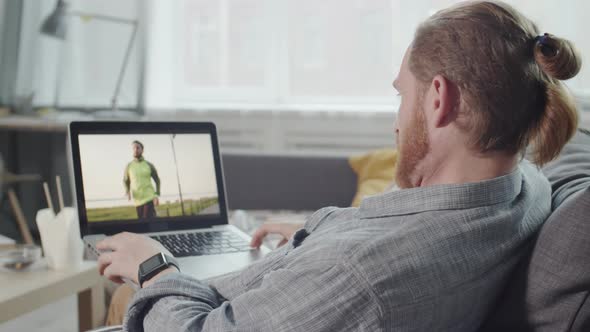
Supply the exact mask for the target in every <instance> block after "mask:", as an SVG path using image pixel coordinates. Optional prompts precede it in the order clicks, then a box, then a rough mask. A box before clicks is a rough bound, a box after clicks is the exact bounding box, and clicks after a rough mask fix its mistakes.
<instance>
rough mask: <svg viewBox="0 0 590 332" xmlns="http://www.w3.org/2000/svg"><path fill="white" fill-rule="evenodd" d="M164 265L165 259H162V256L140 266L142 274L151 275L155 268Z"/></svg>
mask: <svg viewBox="0 0 590 332" xmlns="http://www.w3.org/2000/svg"><path fill="white" fill-rule="evenodd" d="M162 264H164V259H163V258H162V255H157V256H154V257H152V258H150V259H148V260H147V261H145V262H143V264H141V265H140V268H141V272H142V274H146V273H149V272H150V271H153V270H154V269H155V268H157V267H158V266H160V265H162Z"/></svg>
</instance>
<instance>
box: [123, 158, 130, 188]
mask: <svg viewBox="0 0 590 332" xmlns="http://www.w3.org/2000/svg"><path fill="white" fill-rule="evenodd" d="M129 185H130V180H129V164H127V166H125V171H124V172H123V186H125V193H126V194H128V193H129Z"/></svg>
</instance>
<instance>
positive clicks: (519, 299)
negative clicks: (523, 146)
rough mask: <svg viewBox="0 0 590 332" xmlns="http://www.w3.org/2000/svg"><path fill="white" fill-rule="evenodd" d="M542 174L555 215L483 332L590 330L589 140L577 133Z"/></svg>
mask: <svg viewBox="0 0 590 332" xmlns="http://www.w3.org/2000/svg"><path fill="white" fill-rule="evenodd" d="M543 172H544V173H545V175H546V176H547V177H548V179H549V180H550V182H551V185H552V188H553V197H552V198H553V212H552V214H551V215H550V216H549V218H548V219H547V221H546V222H545V225H544V226H543V227H542V229H541V231H540V232H539V234H538V236H537V238H536V241H535V242H534V243H533V244H532V248H533V250H532V253H531V254H530V255H528V256H527V257H526V259H524V260H523V262H521V264H520V265H519V266H518V267H517V269H516V271H515V273H514V274H513V275H512V277H511V279H510V280H509V282H508V287H507V288H506V291H505V293H504V294H503V295H502V296H501V298H500V301H499V305H498V306H497V307H496V308H495V312H493V313H492V315H491V316H490V319H489V320H488V321H487V322H486V324H485V325H484V328H483V330H484V331H590V298H589V293H590V241H589V239H590V218H589V215H590V136H589V135H587V134H586V133H583V132H579V133H577V134H576V136H575V137H574V139H573V140H572V141H571V142H570V143H568V145H567V146H566V147H565V148H564V150H563V151H562V153H561V155H560V157H559V158H558V159H557V160H556V161H554V162H552V163H550V164H548V165H547V166H546V167H545V168H544V169H543Z"/></svg>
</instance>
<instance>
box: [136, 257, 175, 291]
mask: <svg viewBox="0 0 590 332" xmlns="http://www.w3.org/2000/svg"><path fill="white" fill-rule="evenodd" d="M170 266H174V267H176V268H177V269H178V271H180V266H179V264H178V261H176V259H175V258H174V257H172V256H169V255H166V254H164V253H163V252H161V253H158V254H155V255H153V256H152V257H150V258H148V259H146V260H145V261H144V262H143V263H141V264H139V270H138V271H137V281H139V287H141V286H142V285H143V283H144V282H146V281H148V280H150V279H151V278H152V277H153V276H155V275H156V274H158V273H160V272H161V271H163V270H166V269H167V268H169V267H170Z"/></svg>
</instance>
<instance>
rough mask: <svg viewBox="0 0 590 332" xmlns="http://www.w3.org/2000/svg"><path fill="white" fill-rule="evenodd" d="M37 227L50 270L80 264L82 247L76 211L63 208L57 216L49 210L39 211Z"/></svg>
mask: <svg viewBox="0 0 590 332" xmlns="http://www.w3.org/2000/svg"><path fill="white" fill-rule="evenodd" d="M37 227H38V228H39V234H40V235H41V245H42V247H43V252H44V255H45V257H46V259H47V264H48V265H49V267H50V268H51V269H54V270H63V269H66V268H68V267H75V266H78V265H79V264H80V263H81V262H82V255H83V251H84V250H83V249H84V245H83V243H82V240H81V238H80V226H79V224H78V213H77V212H76V209H74V208H64V209H62V210H61V211H60V212H59V213H58V214H57V215H55V214H54V213H53V210H51V209H42V210H39V211H38V212H37Z"/></svg>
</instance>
